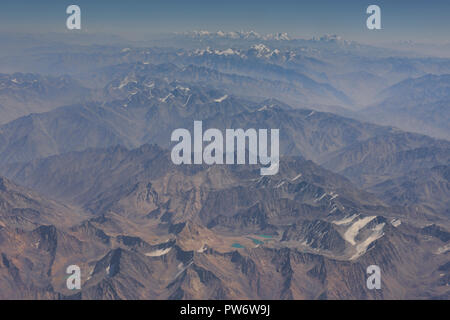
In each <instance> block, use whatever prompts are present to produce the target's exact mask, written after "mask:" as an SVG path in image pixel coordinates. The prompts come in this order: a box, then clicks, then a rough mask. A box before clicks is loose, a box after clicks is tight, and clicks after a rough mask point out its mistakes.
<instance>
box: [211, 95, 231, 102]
mask: <svg viewBox="0 0 450 320" xmlns="http://www.w3.org/2000/svg"><path fill="white" fill-rule="evenodd" d="M226 98H228V95H227V94H226V95H224V96H223V97H221V98H219V99H214V102H222V101H224V100H225V99H226Z"/></svg>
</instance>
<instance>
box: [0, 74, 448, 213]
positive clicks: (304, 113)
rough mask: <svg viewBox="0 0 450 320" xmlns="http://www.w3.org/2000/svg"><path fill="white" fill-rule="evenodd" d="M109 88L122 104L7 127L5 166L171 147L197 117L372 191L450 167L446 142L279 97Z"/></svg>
mask: <svg viewBox="0 0 450 320" xmlns="http://www.w3.org/2000/svg"><path fill="white" fill-rule="evenodd" d="M106 90H107V92H115V94H116V98H118V99H119V100H113V101H111V102H108V103H95V102H91V103H86V104H83V105H72V106H67V107H61V108H57V109H55V110H53V111H50V112H46V113H41V114H32V115H29V116H26V117H22V118H20V119H17V120H15V121H12V122H10V123H8V124H6V125H3V126H1V127H0V142H1V143H0V163H2V164H5V165H6V164H11V163H18V162H29V161H33V160H35V159H39V158H45V157H48V156H51V155H58V154H61V153H66V152H70V151H82V150H86V149H87V148H105V147H109V146H114V145H123V146H125V147H127V148H136V147H139V146H140V145H142V144H144V143H157V144H158V145H160V146H162V147H169V146H170V144H171V143H170V136H171V133H172V132H173V130H175V129H178V128H188V129H192V127H193V122H194V120H202V121H203V125H204V127H205V129H206V128H218V129H222V130H224V129H226V128H243V129H248V128H255V129H259V128H277V129H280V142H281V143H280V148H281V149H280V151H281V153H282V154H284V155H293V156H302V157H304V158H305V159H310V160H313V161H314V162H316V163H319V164H322V165H323V166H325V167H326V168H328V169H330V170H332V171H334V172H339V173H341V174H343V175H345V176H346V177H348V178H350V179H351V180H352V181H353V182H354V183H356V184H357V185H358V186H359V187H361V188H364V189H367V190H371V191H376V192H377V193H380V192H381V190H379V189H376V188H375V189H373V188H372V187H373V186H375V185H377V184H381V183H383V182H384V181H387V180H390V179H396V178H399V177H401V176H405V177H408V176H409V172H410V171H414V170H419V169H423V170H431V169H432V168H433V167H436V166H442V165H444V166H445V165H448V163H450V143H449V142H448V141H446V140H438V139H433V138H430V137H428V136H423V135H419V134H413V133H406V132H402V131H399V130H398V129H393V128H390V127H382V126H377V125H373V124H369V123H363V122H359V121H356V120H353V119H349V118H345V117H341V116H337V115H334V114H331V113H325V112H317V111H313V110H307V109H293V108H292V107H290V106H288V105H286V104H284V103H281V102H279V101H277V100H274V99H269V100H265V101H262V102H253V101H249V100H245V99H242V98H239V97H236V96H233V95H228V94H227V93H225V92H223V91H218V90H215V89H211V88H209V87H199V86H187V84H185V83H182V82H178V81H174V82H170V81H166V80H161V79H153V80H149V79H146V78H143V79H137V80H136V79H134V78H128V77H127V76H126V77H125V78H123V79H122V80H121V81H116V82H114V81H113V82H112V83H111V84H110V85H109V86H107V89H106ZM113 95H114V94H113V93H111V96H113ZM6 173H7V172H6ZM6 173H5V174H6ZM402 185H403V186H404V187H407V186H408V184H402ZM369 188H370V189H369ZM403 192H408V189H405V190H404V191H403ZM424 197H426V195H424ZM422 198H423V197H422ZM432 201H433V202H436V203H434V204H432V205H431V206H429V204H430V203H429V204H428V205H427V206H426V207H425V206H423V208H424V209H425V211H426V212H427V213H437V214H440V213H442V210H445V207H446V201H447V200H446V198H444V199H439V197H434V198H433V200H432ZM438 202H439V203H438ZM391 204H395V205H397V204H398V203H394V202H391Z"/></svg>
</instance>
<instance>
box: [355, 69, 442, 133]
mask: <svg viewBox="0 0 450 320" xmlns="http://www.w3.org/2000/svg"><path fill="white" fill-rule="evenodd" d="M378 100H379V101H381V102H380V103H378V104H377V105H375V106H370V107H368V108H367V109H365V110H363V111H362V115H363V118H365V119H371V121H373V122H376V123H382V124H389V125H393V126H396V127H399V128H401V129H403V130H408V131H413V132H419V133H423V134H427V135H430V136H435V137H439V138H443V139H447V140H450V129H449V125H448V123H449V122H450V74H443V75H432V74H428V75H425V76H422V77H419V78H413V79H406V80H404V81H402V82H400V83H398V84H395V85H393V86H391V87H389V88H387V89H385V90H383V91H382V92H381V94H380V96H379V98H378Z"/></svg>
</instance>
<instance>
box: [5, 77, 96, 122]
mask: <svg viewBox="0 0 450 320" xmlns="http://www.w3.org/2000/svg"><path fill="white" fill-rule="evenodd" d="M89 95H90V90H89V89H86V88H84V87H83V86H82V85H81V84H80V83H79V82H77V81H76V80H74V79H72V78H71V77H69V76H58V77H48V76H41V75H38V74H28V73H27V74H24V73H14V74H0V124H5V123H7V122H9V121H12V120H14V119H17V118H19V117H22V116H25V115H28V114H30V113H39V112H45V111H49V110H52V109H54V108H56V107H60V106H62V105H65V104H71V103H74V102H77V101H85V100H88V99H89Z"/></svg>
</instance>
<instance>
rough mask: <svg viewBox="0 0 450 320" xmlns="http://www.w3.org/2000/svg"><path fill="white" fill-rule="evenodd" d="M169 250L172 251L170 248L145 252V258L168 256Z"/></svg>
mask: <svg viewBox="0 0 450 320" xmlns="http://www.w3.org/2000/svg"><path fill="white" fill-rule="evenodd" d="M170 250H172V248H167V249H161V250H155V251H152V252H147V253H146V254H145V255H146V256H147V257H160V256H164V255H166V254H168V253H169V252H170Z"/></svg>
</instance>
